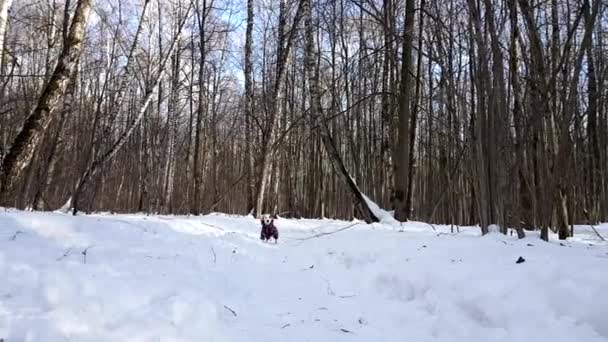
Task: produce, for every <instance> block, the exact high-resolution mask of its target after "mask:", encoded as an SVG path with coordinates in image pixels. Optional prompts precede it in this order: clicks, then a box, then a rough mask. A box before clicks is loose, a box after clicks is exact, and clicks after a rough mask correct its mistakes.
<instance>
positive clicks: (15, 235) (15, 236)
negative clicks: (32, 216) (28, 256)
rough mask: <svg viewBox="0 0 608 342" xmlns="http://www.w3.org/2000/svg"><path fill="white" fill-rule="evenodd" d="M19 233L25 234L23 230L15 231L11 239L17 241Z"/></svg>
mask: <svg viewBox="0 0 608 342" xmlns="http://www.w3.org/2000/svg"><path fill="white" fill-rule="evenodd" d="M19 234H23V232H22V231H20V230H18V231H16V232H15V234H14V235H13V236H12V237H11V238H10V240H11V241H15V239H16V238H17V235H19Z"/></svg>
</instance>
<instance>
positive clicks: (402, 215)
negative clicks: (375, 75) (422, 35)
mask: <svg viewBox="0 0 608 342" xmlns="http://www.w3.org/2000/svg"><path fill="white" fill-rule="evenodd" d="M415 2H416V1H415V0H406V2H405V32H404V36H403V48H402V49H403V50H402V57H403V58H402V64H401V81H400V87H399V106H398V107H399V123H398V136H397V146H396V148H395V157H394V159H395V164H394V170H393V172H394V177H395V195H394V207H395V219H397V220H399V221H407V220H408V216H409V213H410V208H407V198H406V197H407V192H408V180H407V176H408V174H409V173H410V170H409V168H410V167H411V165H409V150H410V148H413V146H410V144H409V140H410V120H411V111H412V106H411V103H412V89H413V84H412V79H413V77H412V46H413V40H414V36H413V31H414V4H415Z"/></svg>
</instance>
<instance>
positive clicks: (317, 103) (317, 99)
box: [302, 0, 379, 223]
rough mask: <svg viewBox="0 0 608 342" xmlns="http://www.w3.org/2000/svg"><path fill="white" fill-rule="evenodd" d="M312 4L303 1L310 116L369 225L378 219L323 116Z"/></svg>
mask: <svg viewBox="0 0 608 342" xmlns="http://www.w3.org/2000/svg"><path fill="white" fill-rule="evenodd" d="M310 2H311V0H302V3H303V12H304V13H303V15H304V26H305V31H306V32H305V37H306V55H305V58H304V59H305V62H304V64H305V66H306V74H307V75H308V85H309V87H310V103H311V106H310V115H311V117H312V118H313V120H314V122H316V123H317V125H318V126H319V128H320V134H321V140H322V142H323V146H324V147H325V151H326V152H327V154H328V156H329V159H330V161H331V164H332V166H333V168H334V171H335V172H336V173H337V174H338V177H340V179H341V180H342V181H343V182H344V184H345V185H346V186H347V190H348V191H349V192H350V193H351V195H352V196H353V201H354V204H355V208H356V210H357V211H358V213H359V215H361V216H362V217H363V219H364V220H365V222H367V223H372V222H378V221H379V220H378V218H377V217H376V216H375V215H374V213H373V212H372V211H371V209H370V208H369V205H368V203H367V201H366V200H365V199H364V197H363V195H362V194H361V191H360V190H359V187H358V186H357V184H356V183H355V181H354V180H353V179H352V177H351V176H350V174H349V172H348V170H347V169H346V166H345V165H344V162H343V161H342V158H341V157H340V152H339V151H338V149H337V148H336V145H335V143H334V142H333V139H332V137H331V133H330V131H329V127H328V126H327V122H326V120H325V117H324V114H323V108H322V105H321V89H320V86H319V69H318V68H317V65H316V61H317V57H316V56H315V52H314V36H313V33H314V32H313V25H312V8H311V4H310Z"/></svg>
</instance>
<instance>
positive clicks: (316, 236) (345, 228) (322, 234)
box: [294, 222, 363, 241]
mask: <svg viewBox="0 0 608 342" xmlns="http://www.w3.org/2000/svg"><path fill="white" fill-rule="evenodd" d="M362 223H363V222H356V223H353V224H351V225H348V226H346V227H343V228H340V229H338V230H334V231H333V232H328V233H319V234H316V235H313V236H309V237H305V238H300V239H294V240H300V241H305V240H310V239H314V238H318V237H321V236H325V235H331V234H335V233H338V232H341V231H343V230H347V229H348V228H352V227H354V226H356V225H359V224H362Z"/></svg>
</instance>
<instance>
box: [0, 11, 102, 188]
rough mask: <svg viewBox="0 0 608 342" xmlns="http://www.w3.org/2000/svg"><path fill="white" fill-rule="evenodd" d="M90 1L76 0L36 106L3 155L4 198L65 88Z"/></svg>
mask: <svg viewBox="0 0 608 342" xmlns="http://www.w3.org/2000/svg"><path fill="white" fill-rule="evenodd" d="M92 4H93V0H80V1H78V4H77V6H76V11H75V13H74V18H73V20H72V24H71V26H70V31H69V33H68V36H67V39H66V42H65V45H64V47H63V50H62V51H61V55H60V56H59V61H58V63H57V66H56V67H55V71H53V74H52V75H51V78H50V80H49V82H48V83H47V84H46V86H45V88H44V90H43V92H42V95H41V96H40V98H39V99H38V104H37V105H36V108H35V109H34V111H33V112H32V113H31V114H30V115H29V116H28V118H27V119H26V121H25V124H24V126H23V129H22V130H21V131H20V132H19V134H18V135H17V138H15V141H14V143H13V145H12V146H11V149H10V150H9V152H8V154H7V155H6V156H5V157H4V160H3V163H2V166H1V170H0V198H3V199H6V198H5V197H6V196H7V195H8V194H9V193H10V191H11V190H12V188H13V186H14V185H15V182H16V180H17V179H18V178H19V176H20V175H21V173H22V172H23V170H24V169H25V168H26V167H27V166H28V165H29V164H30V162H31V161H32V159H33V157H34V152H35V151H36V149H37V148H38V147H39V145H40V142H41V141H42V138H43V136H44V133H45V132H46V130H47V128H48V126H49V124H50V122H51V119H52V115H53V113H54V111H55V109H56V108H57V105H58V104H59V102H60V100H61V97H62V96H63V95H64V93H65V91H66V88H67V86H68V83H69V80H70V75H71V73H72V70H73V69H74V68H75V67H76V64H77V62H78V59H79V57H80V53H81V52H82V48H83V46H84V36H85V28H86V24H87V20H88V18H89V12H90V10H91V7H92Z"/></svg>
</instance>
